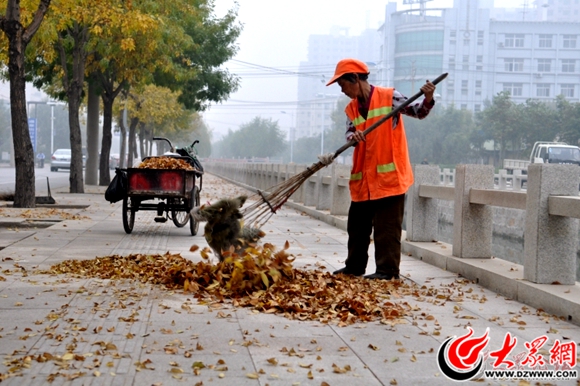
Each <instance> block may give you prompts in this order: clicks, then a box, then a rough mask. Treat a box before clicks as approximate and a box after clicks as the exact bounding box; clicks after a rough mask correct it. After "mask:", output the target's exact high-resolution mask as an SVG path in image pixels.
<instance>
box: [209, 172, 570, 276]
mask: <svg viewBox="0 0 580 386" xmlns="http://www.w3.org/2000/svg"><path fill="white" fill-rule="evenodd" d="M204 165H205V167H206V170H207V171H209V172H211V173H214V174H216V175H219V176H222V177H225V178H227V179H230V180H233V181H235V182H238V183H241V184H244V185H246V186H249V187H254V188H257V189H260V190H264V191H268V190H269V189H270V188H271V187H273V186H275V185H277V184H280V183H283V182H284V181H286V180H287V179H289V178H291V177H292V176H294V175H297V174H299V173H301V172H302V171H304V170H305V169H306V166H305V165H294V164H290V165H287V164H248V163H246V164H243V163H240V164H235V163H221V162H211V161H210V162H206V163H205V164H204ZM577 168H578V167H577V166H575V165H551V164H538V165H530V167H529V170H528V175H515V174H514V175H513V176H512V175H510V176H509V178H511V179H512V181H514V183H513V184H512V185H513V188H512V190H511V191H505V190H499V189H497V188H498V185H499V186H500V187H501V185H502V182H501V181H502V178H499V180H498V175H497V174H494V170H493V167H492V166H488V165H458V166H457V168H456V169H455V170H454V171H450V170H443V171H441V170H440V169H439V167H438V166H434V165H415V166H414V173H415V184H414V185H413V186H412V187H411V189H410V190H409V192H408V195H407V207H406V232H407V233H406V235H407V239H408V240H409V241H411V242H430V241H433V240H437V239H438V237H437V229H438V226H437V222H438V201H439V200H452V201H453V202H454V205H453V208H454V209H453V240H452V255H453V256H455V257H458V258H461V259H475V258H477V259H490V258H491V257H492V252H491V248H492V229H493V227H492V225H493V212H492V207H503V208H514V209H522V210H525V229H524V240H525V242H524V259H523V269H524V278H525V279H526V280H529V281H530V282H533V283H539V284H550V283H559V284H574V283H575V281H576V262H577V251H578V220H577V219H578V218H580V197H578V185H579V176H578V170H577ZM502 175H503V173H502V172H501V171H500V174H499V176H502ZM349 176H350V166H349V165H341V164H337V163H333V164H332V165H330V166H328V167H326V168H323V169H321V170H319V171H318V172H317V173H315V174H314V175H312V176H311V177H309V178H308V179H307V180H306V181H304V183H303V184H302V185H301V186H300V188H299V189H298V190H297V191H296V192H295V193H294V194H293V195H292V197H291V199H290V200H291V201H294V202H297V203H302V204H303V205H304V206H307V207H314V208H315V209H316V210H319V211H327V212H328V213H329V214H330V215H332V216H346V215H347V214H348V208H349V206H350V194H349V188H348V181H349ZM524 178H525V179H526V181H527V191H521V181H523V179H524ZM506 180H507V179H506V178H504V179H503V181H506ZM494 181H498V182H499V183H498V184H495V183H494ZM453 183H454V185H452V184H453ZM503 185H505V184H503ZM498 257H499V258H501V256H498Z"/></svg>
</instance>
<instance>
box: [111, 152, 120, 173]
mask: <svg viewBox="0 0 580 386" xmlns="http://www.w3.org/2000/svg"><path fill="white" fill-rule="evenodd" d="M120 161H121V156H120V155H119V154H116V153H114V154H113V153H111V154H110V155H109V169H111V170H114V169H115V168H118V167H119V164H120Z"/></svg>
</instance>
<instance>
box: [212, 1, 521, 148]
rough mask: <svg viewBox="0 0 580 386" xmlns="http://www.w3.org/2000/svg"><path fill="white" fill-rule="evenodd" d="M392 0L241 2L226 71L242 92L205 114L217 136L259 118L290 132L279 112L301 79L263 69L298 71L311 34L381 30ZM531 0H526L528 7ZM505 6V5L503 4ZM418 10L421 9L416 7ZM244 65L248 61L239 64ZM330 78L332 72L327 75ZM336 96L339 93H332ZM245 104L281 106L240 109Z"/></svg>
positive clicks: (288, 106) (227, 4)
mask: <svg viewBox="0 0 580 386" xmlns="http://www.w3.org/2000/svg"><path fill="white" fill-rule="evenodd" d="M387 2H388V0H387V1H385V0H364V1H347V0H293V1H272V0H238V1H237V3H238V4H239V12H238V19H239V20H240V22H241V23H242V24H243V25H244V29H243V31H242V34H241V36H240V38H239V39H238V45H239V51H238V54H237V55H236V56H235V58H234V59H235V60H234V61H230V62H228V63H227V64H226V65H225V67H227V68H228V70H229V71H230V72H231V73H235V74H239V75H240V76H241V87H240V89H239V90H238V91H237V92H236V93H234V94H232V95H231V96H230V99H229V100H228V101H227V102H224V103H222V104H217V105H213V106H212V107H211V108H210V109H209V111H207V112H205V113H204V118H205V120H206V122H207V123H208V125H209V127H210V128H211V129H212V130H213V131H214V138H218V137H220V136H221V135H224V134H226V133H227V131H228V129H232V130H234V131H235V130H237V129H238V127H239V125H240V124H243V123H247V122H249V121H250V120H252V119H253V118H254V117H256V116H260V117H262V118H272V119H274V120H278V121H279V124H280V127H281V128H282V129H283V130H285V131H288V129H289V128H290V126H291V124H292V123H291V119H292V116H291V115H290V114H282V113H281V112H280V111H287V112H291V111H293V109H295V104H293V103H292V102H294V101H296V100H297V77H296V76H292V75H276V76H274V75H267V73H268V70H267V69H260V68H259V67H256V66H252V65H250V64H246V63H251V64H253V65H258V66H264V67H273V68H276V69H283V70H288V71H297V70H298V66H299V64H300V62H301V61H305V60H306V59H307V58H306V55H307V46H308V36H309V35H311V34H328V33H329V32H330V28H331V27H332V26H335V25H337V26H343V27H349V35H350V36H357V35H359V34H360V32H361V31H363V30H364V29H366V28H377V27H379V26H380V24H382V21H383V20H384V13H385V5H386V4H387ZM397 2H398V5H397V9H398V10H403V9H408V6H407V5H403V0H397ZM523 2H524V0H502V1H498V0H496V1H495V4H496V6H501V7H518V6H521V4H523ZM531 3H532V1H531V0H528V4H531ZM500 4H501V5H500ZM233 6H234V0H216V15H218V16H221V15H223V13H224V12H226V10H227V9H230V8H232V7H233ZM452 6H453V0H433V1H431V2H429V3H428V8H435V7H439V8H451V7H452ZM415 8H417V6H415ZM240 61H241V62H246V63H240ZM328 75H329V76H330V75H332V74H328ZM332 92H339V91H338V89H337V90H333V91H332ZM245 102H269V103H272V102H281V103H280V104H279V105H276V104H274V105H269V106H268V105H264V106H263V107H258V106H255V104H254V106H253V107H246V108H241V107H240V106H241V105H243V104H244V103H245Z"/></svg>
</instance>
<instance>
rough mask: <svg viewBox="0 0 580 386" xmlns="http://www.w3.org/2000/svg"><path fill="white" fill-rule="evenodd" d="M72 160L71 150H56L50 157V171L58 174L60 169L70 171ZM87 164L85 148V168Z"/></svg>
mask: <svg viewBox="0 0 580 386" xmlns="http://www.w3.org/2000/svg"><path fill="white" fill-rule="evenodd" d="M70 159H71V150H70V149H56V150H55V151H54V153H52V156H51V157H50V171H51V172H57V171H58V169H69V170H70ZM86 162H87V156H86V154H85V148H83V168H84V167H85V164H86Z"/></svg>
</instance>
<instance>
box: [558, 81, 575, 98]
mask: <svg viewBox="0 0 580 386" xmlns="http://www.w3.org/2000/svg"><path fill="white" fill-rule="evenodd" d="M560 94H562V95H563V96H565V97H567V98H574V84H572V83H563V84H561V85H560Z"/></svg>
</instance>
